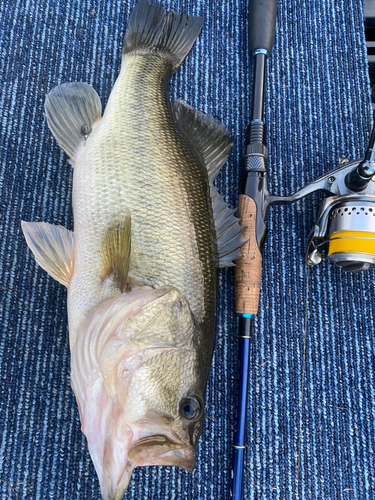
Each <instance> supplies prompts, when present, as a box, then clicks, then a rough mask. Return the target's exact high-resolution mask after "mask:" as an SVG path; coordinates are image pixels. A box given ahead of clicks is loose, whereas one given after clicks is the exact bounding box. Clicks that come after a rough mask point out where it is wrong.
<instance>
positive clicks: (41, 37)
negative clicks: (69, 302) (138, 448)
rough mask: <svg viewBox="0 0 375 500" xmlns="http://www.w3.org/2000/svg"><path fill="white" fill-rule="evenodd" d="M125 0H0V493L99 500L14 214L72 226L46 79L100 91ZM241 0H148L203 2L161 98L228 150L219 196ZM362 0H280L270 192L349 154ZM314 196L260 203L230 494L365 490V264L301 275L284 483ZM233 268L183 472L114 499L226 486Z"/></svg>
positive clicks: (246, 73) (361, 92)
mask: <svg viewBox="0 0 375 500" xmlns="http://www.w3.org/2000/svg"><path fill="white" fill-rule="evenodd" d="M134 3H135V2H134V0H131V1H129V0H40V1H38V0H3V1H2V2H1V3H0V15H1V18H0V30H1V31H0V43H1V45H0V49H1V57H0V75H1V76H0V78H1V82H0V120H1V133H0V140H1V150H0V151H1V169H0V214H1V215H0V234H1V238H0V272H1V280H0V297H1V306H0V325H1V336H0V375H1V384H0V395H1V400H0V498H1V499H2V500H3V499H4V500H5V499H12V500H16V499H17V500H18V499H34V500H35V499H36V500H39V499H53V500H60V499H63V500H75V499H82V500H88V499H95V500H99V498H100V493H99V484H98V481H97V478H96V475H95V471H94V468H93V466H92V464H91V461H90V457H89V454H88V451H87V446H86V441H85V438H84V436H83V435H82V434H81V431H80V423H79V417H78V410H77V407H76V404H75V400H74V396H73V393H72V391H71V389H70V379H69V348H68V332H67V316H66V291H65V289H64V288H63V287H62V286H61V285H59V284H58V283H57V282H55V281H53V279H52V278H50V277H48V276H47V274H46V273H45V272H44V271H42V270H41V269H40V268H38V267H37V266H36V264H35V261H34V258H33V256H32V255H31V252H30V251H29V250H28V249H27V247H26V244H25V241H24V239H23V237H22V234H21V229H20V220H21V219H23V220H28V221H29V220H31V221H46V222H50V223H54V224H62V225H63V226H65V227H67V228H69V229H72V227H73V220H72V211H71V204H70V198H71V187H72V171H71V167H70V166H69V165H68V163H67V158H66V157H65V156H64V154H63V153H62V152H61V151H60V150H59V148H58V146H57V144H56V143H55V141H54V140H53V139H52V136H51V134H50V132H49V131H48V129H47V126H46V122H45V118H44V116H43V103H44V99H45V96H46V94H47V92H48V91H49V90H50V89H51V88H52V87H54V86H56V85H57V84H59V83H62V82H66V81H74V80H78V81H87V82H89V83H90V84H92V85H93V86H94V88H95V89H96V90H97V91H98V93H99V95H100V96H101V98H102V102H103V104H104V105H105V103H106V101H107V99H108V96H109V93H110V91H111V88H112V86H113V83H114V81H115V78H116V75H117V74H118V71H119V65H120V53H121V44H122V38H123V35H124V30H125V26H126V22H127V19H128V17H129V13H130V11H131V8H132V7H133V6H134ZM246 3H247V2H245V1H243V2H242V1H239V0H233V1H226V0H225V1H224V0H216V1H211V0H196V1H194V2H189V1H188V0H164V1H163V5H164V6H165V7H167V8H169V9H172V8H173V9H174V10H176V11H183V10H186V11H188V12H189V13H191V14H204V16H205V26H204V29H203V32H202V35H201V36H200V38H199V39H198V41H197V43H196V45H195V46H194V48H193V51H192V53H191V54H190V55H189V56H188V58H187V60H186V62H185V63H184V64H183V66H182V68H181V69H180V70H179V71H178V73H177V74H176V75H175V77H174V79H173V82H172V88H171V96H172V97H173V98H177V97H178V98H182V99H185V100H186V101H187V102H189V103H190V104H192V105H193V106H195V107H197V108H199V109H201V110H203V111H206V112H209V113H213V114H215V115H216V116H218V117H220V118H221V119H222V120H223V121H224V122H225V123H226V124H227V126H228V127H229V129H230V130H231V132H232V134H233V139H234V143H235V147H234V149H233V152H232V154H231V156H230V161H229V162H228V164H227V166H226V167H225V168H224V169H223V172H222V174H221V175H220V177H219V179H218V184H219V186H220V188H221V191H222V192H225V193H226V198H227V201H229V202H230V203H231V204H232V205H235V204H236V199H237V189H238V179H239V174H240V165H241V156H242V147H243V144H244V130H245V125H246V123H247V121H248V120H249V108H250V106H249V88H250V84H249V82H250V74H251V64H250V61H249V58H248V55H247V50H246V36H247V35H246V28H247V14H246V12H247V5H246ZM362 17H363V13H362V2H361V1H359V0H298V1H297V0H280V1H279V11H278V23H277V36H276V44H275V48H274V53H273V56H272V58H271V60H270V63H269V71H268V80H267V82H268V83H267V92H266V94H267V95H266V121H267V124H268V133H267V141H268V146H269V153H270V154H269V160H270V178H271V180H270V184H271V190H272V192H274V193H278V194H288V193H290V192H291V191H293V190H295V189H297V188H298V187H299V186H301V185H302V184H305V183H306V182H308V181H310V180H312V179H313V178H315V177H317V176H318V175H321V174H323V173H325V172H327V171H328V170H330V169H333V168H334V167H336V166H337V160H338V158H339V157H340V156H347V157H350V158H355V157H360V156H361V155H363V153H364V151H365V147H366V143H367V140H368V135H369V131H370V125H371V123H370V119H371V118H370V117H371V109H370V92H369V82H368V76H367V63H366V47H365V41H364V30H363V19H362ZM318 202H319V196H315V197H313V198H312V199H308V200H304V201H302V202H299V203H298V204H296V205H295V206H292V207H276V208H272V209H271V210H270V214H269V217H268V228H269V235H268V239H267V243H266V245H265V248H264V272H263V278H262V291H261V299H260V304H261V307H260V314H259V318H258V320H257V323H256V328H255V334H254V338H253V341H252V352H251V365H252V370H251V378H250V391H249V426H248V443H249V448H248V454H247V461H246V477H245V498H246V499H247V500H255V499H257V500H260V499H262V500H263V499H265V500H268V499H280V500H289V499H297V498H299V499H301V500H302V499H303V500H310V499H311V500H315V499H324V500H341V499H351V500H352V499H360V500H365V499H367V500H373V499H374V498H375V455H374V453H375V398H374V396H375V355H374V345H375V339H374V319H373V309H374V288H375V287H374V272H367V273H365V274H361V275H350V274H344V273H343V272H341V271H340V270H339V269H336V268H334V267H333V266H332V265H329V264H327V263H323V264H321V265H320V266H318V267H317V268H314V271H313V273H311V274H310V291H309V308H308V329H307V343H306V367H305V385H304V392H303V412H302V427H301V444H300V452H301V453H300V457H301V464H300V472H299V485H298V491H299V493H298V494H297V455H298V449H299V445H298V442H299V428H300V386H301V374H302V358H303V336H304V331H303V330H304V329H303V325H304V314H305V298H306V274H307V269H306V264H305V261H304V246H305V242H306V239H307V236H308V233H309V231H310V228H311V226H312V224H313V223H314V222H315V217H316V213H317V208H318ZM232 286H233V271H232V270H222V271H221V272H220V290H219V292H220V295H219V310H218V311H219V314H218V336H217V343H216V350H215V355H214V359H213V364H212V370H211V376H210V380H209V384H208V390H207V415H208V418H207V421H206V427H205V431H204V434H203V435H202V438H201V441H200V445H199V449H198V459H197V467H196V470H195V471H194V472H193V473H189V472H186V471H182V470H179V469H176V468H171V467H167V468H157V467H150V468H145V469H138V470H136V471H135V473H134V474H133V478H132V480H131V482H130V486H129V489H128V491H127V493H126V495H125V498H126V499H127V500H130V499H132V500H144V499H150V500H158V499H161V500H164V499H168V500H177V499H185V500H193V499H194V500H196V499H198V500H208V499H210V500H226V499H228V498H229V494H228V491H229V490H228V484H229V477H230V454H231V433H232V428H233V420H234V419H233V414H234V393H235V378H236V377H235V371H236V366H237V361H236V354H237V342H236V335H237V332H236V318H235V315H234V306H233V292H232Z"/></svg>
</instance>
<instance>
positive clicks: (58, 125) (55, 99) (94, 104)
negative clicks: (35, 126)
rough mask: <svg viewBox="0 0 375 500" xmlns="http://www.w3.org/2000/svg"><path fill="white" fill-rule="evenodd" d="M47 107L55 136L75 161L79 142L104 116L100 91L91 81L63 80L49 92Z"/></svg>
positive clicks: (48, 119)
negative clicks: (94, 87)
mask: <svg viewBox="0 0 375 500" xmlns="http://www.w3.org/2000/svg"><path fill="white" fill-rule="evenodd" d="M44 110H45V113H46V117H47V123H48V126H49V128H50V130H51V132H52V134H53V136H54V138H55V139H56V141H57V142H58V144H59V146H60V147H61V149H62V150H63V151H65V153H66V154H67V155H68V156H69V158H70V159H71V160H72V161H73V162H74V155H75V152H76V150H77V147H78V145H79V143H80V142H81V141H82V140H83V139H84V138H85V137H87V136H88V135H89V133H90V132H91V128H92V125H93V123H94V122H95V121H96V120H99V119H100V118H101V116H102V105H101V102H100V98H99V96H98V94H97V93H96V92H95V90H94V89H93V88H92V87H91V85H89V84H88V83H81V82H74V83H63V84H62V85H59V86H58V87H55V88H54V89H52V90H51V92H50V93H49V94H48V95H47V97H46V102H45V104H44Z"/></svg>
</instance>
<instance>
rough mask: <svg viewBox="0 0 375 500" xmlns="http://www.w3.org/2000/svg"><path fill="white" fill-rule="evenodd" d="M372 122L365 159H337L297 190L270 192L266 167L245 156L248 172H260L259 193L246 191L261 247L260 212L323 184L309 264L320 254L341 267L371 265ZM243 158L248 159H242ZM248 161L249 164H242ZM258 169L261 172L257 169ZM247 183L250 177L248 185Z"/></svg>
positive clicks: (374, 235) (374, 223)
mask: <svg viewBox="0 0 375 500" xmlns="http://www.w3.org/2000/svg"><path fill="white" fill-rule="evenodd" d="M374 143H375V124H374V126H373V129H372V133H371V138H370V142H369V146H368V149H367V152H366V155H365V158H364V159H363V160H355V161H349V160H348V159H347V158H340V159H339V167H338V168H337V169H336V170H333V171H331V172H329V173H328V174H326V175H324V176H322V177H319V178H318V179H316V180H314V181H313V182H311V183H309V184H307V185H306V186H304V187H303V188H301V189H299V190H298V191H296V192H295V193H294V194H292V195H290V196H272V195H270V194H269V193H268V189H267V180H266V172H265V169H264V170H263V168H262V169H258V171H257V172H255V168H254V163H253V161H252V159H251V157H248V158H246V155H245V169H246V170H247V169H248V170H247V171H248V176H249V175H250V177H253V176H254V175H256V176H259V179H258V180H259V181H261V180H262V181H263V182H258V184H257V186H258V189H257V191H258V193H255V192H254V187H255V186H256V184H255V183H253V184H252V186H253V189H251V191H252V193H251V194H250V193H249V194H250V196H251V197H252V198H253V199H254V201H255V202H256V204H257V209H258V210H257V214H259V213H261V214H262V217H257V222H256V236H257V243H258V246H259V248H260V247H261V245H262V243H263V240H264V237H265V233H266V231H265V225H264V217H265V215H266V212H267V209H268V207H269V206H271V205H275V204H289V203H294V202H295V201H297V200H299V199H301V198H303V197H305V196H307V195H309V194H311V193H314V192H315V191H319V190H323V191H326V192H327V193H328V196H327V197H326V198H325V199H324V200H323V201H322V203H321V205H320V208H319V215H318V219H317V222H316V224H315V226H314V227H313V229H312V231H311V233H310V235H309V239H308V243H307V250H306V259H307V261H308V263H309V264H310V265H316V264H319V263H320V262H321V260H322V255H323V254H324V255H326V256H327V258H328V259H329V260H330V261H331V262H333V263H334V264H336V265H337V266H339V267H341V268H342V269H344V271H352V272H357V271H366V270H367V269H370V268H373V267H375V177H374V175H375V147H374ZM246 159H247V160H248V161H246ZM246 167H247V168H246ZM260 170H262V173H261V172H260ZM249 186H250V184H249V183H248V186H247V187H249Z"/></svg>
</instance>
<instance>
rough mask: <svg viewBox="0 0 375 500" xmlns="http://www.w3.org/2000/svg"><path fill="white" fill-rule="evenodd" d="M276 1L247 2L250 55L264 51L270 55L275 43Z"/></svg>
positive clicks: (257, 0) (255, 0) (258, 0)
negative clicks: (257, 51) (260, 50)
mask: <svg viewBox="0 0 375 500" xmlns="http://www.w3.org/2000/svg"><path fill="white" fill-rule="evenodd" d="M276 14H277V0H249V28H248V47H249V51H250V54H253V53H254V52H255V51H256V50H259V49H264V50H266V51H267V52H268V54H271V52H272V47H273V44H274V42H275V32H276Z"/></svg>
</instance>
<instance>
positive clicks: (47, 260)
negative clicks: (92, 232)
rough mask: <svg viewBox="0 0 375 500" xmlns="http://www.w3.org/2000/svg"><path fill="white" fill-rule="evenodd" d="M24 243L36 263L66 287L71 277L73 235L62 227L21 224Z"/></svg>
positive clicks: (44, 223)
mask: <svg viewBox="0 0 375 500" xmlns="http://www.w3.org/2000/svg"><path fill="white" fill-rule="evenodd" d="M21 227H22V231H23V234H24V236H25V239H26V242H27V244H28V246H29V248H30V250H31V251H32V252H33V254H34V256H35V260H36V262H37V263H38V264H39V266H40V267H42V268H43V269H44V270H45V271H47V273H48V274H49V275H50V276H52V278H54V279H55V280H57V281H58V282H59V283H61V284H62V285H65V286H66V287H68V286H69V283H70V281H71V279H72V276H73V267H74V265H73V264H74V235H73V232H72V231H69V230H68V229H65V227H62V226H54V225H53V224H47V223H46V222H24V221H22V222H21Z"/></svg>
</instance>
